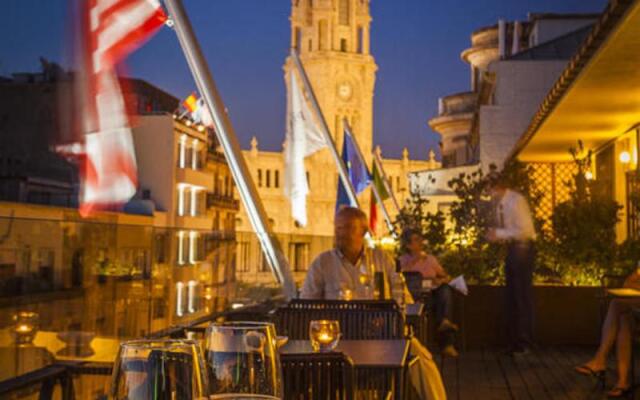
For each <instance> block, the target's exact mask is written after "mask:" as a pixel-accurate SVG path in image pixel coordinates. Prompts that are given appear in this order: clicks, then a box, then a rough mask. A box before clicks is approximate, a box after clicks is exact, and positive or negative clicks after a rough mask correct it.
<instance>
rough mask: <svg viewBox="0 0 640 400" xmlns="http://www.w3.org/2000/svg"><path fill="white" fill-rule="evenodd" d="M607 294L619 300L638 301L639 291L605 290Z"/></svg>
mask: <svg viewBox="0 0 640 400" xmlns="http://www.w3.org/2000/svg"><path fill="white" fill-rule="evenodd" d="M607 293H608V294H609V296H611V297H615V298H619V299H640V290H636V289H631V288H616V289H607Z"/></svg>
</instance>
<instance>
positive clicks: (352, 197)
mask: <svg viewBox="0 0 640 400" xmlns="http://www.w3.org/2000/svg"><path fill="white" fill-rule="evenodd" d="M291 58H292V59H293V62H294V63H295V65H296V67H297V69H298V72H299V74H300V79H302V83H303V84H304V86H305V88H306V89H307V93H309V100H311V106H312V107H313V111H314V112H315V113H316V116H317V117H318V119H319V120H320V121H319V122H320V128H321V130H322V133H323V134H324V139H325V140H326V141H327V147H329V150H330V151H331V155H332V156H333V160H334V161H335V162H336V166H337V167H338V173H339V174H340V179H341V180H342V184H343V185H344V187H345V188H346V189H347V195H348V196H349V201H351V206H352V207H356V208H360V204H359V203H358V197H357V195H356V190H355V189H354V188H353V185H352V184H351V179H349V173H348V172H347V167H346V166H345V165H344V162H342V158H340V154H338V150H337V149H336V143H335V142H334V141H333V138H332V137H331V132H329V127H328V126H327V121H326V120H325V119H324V115H323V114H322V110H321V109H320V105H319V104H318V99H316V95H315V93H314V91H313V88H312V87H311V82H309V77H307V73H306V72H305V70H304V67H303V66H302V62H301V61H300V57H299V56H298V53H297V52H296V50H295V49H294V48H292V49H291Z"/></svg>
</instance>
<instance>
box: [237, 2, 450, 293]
mask: <svg viewBox="0 0 640 400" xmlns="http://www.w3.org/2000/svg"><path fill="white" fill-rule="evenodd" d="M290 21H291V46H292V47H295V48H297V49H298V51H299V54H300V59H301V61H302V64H303V65H304V67H305V70H306V73H307V75H308V77H309V80H310V82H311V85H312V87H313V89H314V93H315V95H316V97H317V99H318V102H319V104H320V107H321V109H322V112H323V115H324V118H325V120H326V122H327V125H328V126H329V130H330V131H331V134H332V136H333V139H334V141H335V143H336V146H337V148H338V149H341V148H342V142H343V122H342V121H343V119H346V120H347V121H349V124H350V126H351V129H352V132H353V134H354V135H355V137H356V140H357V142H358V144H359V146H360V148H361V150H362V153H363V154H364V156H365V158H366V162H367V163H368V165H369V166H371V154H372V149H373V95H374V88H375V74H376V70H377V66H376V64H375V60H374V58H373V56H372V55H371V54H370V52H369V44H370V41H369V32H370V22H371V16H370V15H369V1H368V0H367V1H360V0H357V1H356V0H340V1H331V0H317V1H313V2H310V1H306V0H299V1H293V2H292V12H291V18H290ZM294 68H295V67H294V65H293V62H292V60H291V59H290V58H287V60H285V63H284V77H285V84H286V85H288V82H289V79H288V77H289V74H290V73H292V70H293V69H294ZM283 136H284V135H283ZM244 154H245V159H246V160H247V164H248V165H249V169H250V171H251V173H252V175H253V179H254V182H256V184H257V186H258V191H259V193H260V197H261V198H262V201H263V202H264V206H265V209H266V211H267V214H268V215H269V217H270V219H271V221H272V224H273V228H274V230H275V232H276V234H277V236H278V237H279V239H280V241H281V243H282V247H283V249H284V251H285V253H286V254H285V255H286V256H287V258H288V259H289V261H290V263H291V267H292V270H293V271H294V278H295V279H296V281H300V280H301V279H302V278H303V277H304V274H305V271H306V268H307V266H308V264H309V263H310V261H311V260H312V259H313V258H314V257H315V255H317V254H318V253H319V252H321V251H324V250H326V249H328V248H330V247H331V245H332V243H333V215H334V212H335V203H336V191H337V187H338V172H337V169H336V166H335V163H334V161H333V159H332V157H331V154H330V152H329V150H328V149H323V150H321V151H319V152H317V153H315V154H313V155H311V156H310V157H308V158H307V159H306V160H305V167H306V170H307V174H308V179H309V188H310V194H309V196H308V197H307V213H308V220H309V223H308V225H307V226H306V227H300V226H297V224H296V223H295V222H294V221H293V219H292V218H291V211H290V209H291V206H290V203H289V199H288V198H287V197H285V196H284V193H283V187H282V186H283V180H284V159H283V153H282V152H267V151H260V150H259V148H258V141H257V139H255V138H254V139H253V140H252V143H251V149H249V150H247V151H245V152H244ZM383 166H384V168H385V172H386V174H387V176H388V177H389V178H390V184H391V187H392V189H393V192H394V193H395V194H396V198H397V199H398V201H399V202H403V201H404V199H405V198H406V197H408V195H409V191H408V181H407V174H408V173H409V172H412V171H418V170H425V169H433V168H437V167H439V163H438V162H437V161H436V160H435V156H434V154H433V153H431V154H430V159H429V160H428V161H415V160H410V159H409V154H408V151H406V149H405V151H404V153H403V158H402V159H395V160H394V159H384V160H383ZM370 196H371V194H370V193H369V190H367V191H365V192H364V193H362V194H361V195H360V197H359V200H360V204H361V208H362V209H363V210H365V211H367V212H368V211H369V201H370ZM386 206H387V208H388V209H389V211H390V212H391V213H392V214H393V215H395V209H394V207H393V205H392V203H391V201H390V200H388V201H387V202H386ZM378 214H379V217H378V221H379V222H378V232H376V233H378V234H380V235H382V234H386V228H384V222H383V219H382V214H381V213H380V212H379V213H378ZM237 232H238V250H237V254H238V263H237V268H238V273H237V276H238V279H239V280H241V281H244V282H261V283H270V282H273V278H272V276H271V272H270V271H269V268H268V266H267V265H266V264H265V261H264V260H263V259H262V255H261V250H260V246H259V244H258V241H257V239H256V237H255V234H254V233H253V229H252V227H251V226H250V223H249V220H248V218H247V217H246V214H245V212H244V210H242V209H241V211H240V214H239V218H238V225H237Z"/></svg>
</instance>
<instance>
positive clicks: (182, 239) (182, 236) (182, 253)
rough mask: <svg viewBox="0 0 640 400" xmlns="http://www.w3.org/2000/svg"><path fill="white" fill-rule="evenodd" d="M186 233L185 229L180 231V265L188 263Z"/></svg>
mask: <svg viewBox="0 0 640 400" xmlns="http://www.w3.org/2000/svg"><path fill="white" fill-rule="evenodd" d="M185 240H186V234H185V232H184V231H178V257H177V259H178V265H184V264H186V257H185V246H184V242H185Z"/></svg>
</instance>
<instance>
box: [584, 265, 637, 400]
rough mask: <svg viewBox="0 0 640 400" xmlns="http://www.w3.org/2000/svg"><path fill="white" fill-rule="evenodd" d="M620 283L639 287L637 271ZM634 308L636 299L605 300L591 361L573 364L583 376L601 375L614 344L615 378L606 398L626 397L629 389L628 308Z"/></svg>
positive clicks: (629, 309) (629, 346)
mask: <svg viewBox="0 0 640 400" xmlns="http://www.w3.org/2000/svg"><path fill="white" fill-rule="evenodd" d="M623 286H624V287H625V288H633V289H640V274H638V273H637V272H634V273H633V274H631V275H629V276H628V277H627V279H626V280H625V282H624V285H623ZM635 307H640V299H614V300H612V301H611V302H610V303H609V309H608V310H607V316H606V318H605V320H604V323H603V325H602V338H601V339H600V347H598V350H597V351H596V354H595V356H594V357H593V358H592V359H591V360H589V361H587V362H586V363H585V364H583V365H580V366H578V367H576V371H577V372H579V373H581V374H583V375H589V376H595V377H598V378H604V375H605V371H606V368H607V358H608V356H609V352H610V351H611V349H612V348H613V345H614V344H615V345H616V350H617V358H618V363H617V364H618V365H617V368H618V381H617V383H616V384H615V385H614V387H613V389H611V390H610V391H609V392H608V393H607V395H608V396H609V397H626V396H627V395H628V394H629V391H630V390H632V388H631V383H630V382H629V370H630V367H631V346H632V343H631V340H632V327H633V320H632V315H631V310H632V309H633V308H635Z"/></svg>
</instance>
